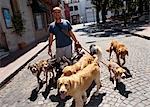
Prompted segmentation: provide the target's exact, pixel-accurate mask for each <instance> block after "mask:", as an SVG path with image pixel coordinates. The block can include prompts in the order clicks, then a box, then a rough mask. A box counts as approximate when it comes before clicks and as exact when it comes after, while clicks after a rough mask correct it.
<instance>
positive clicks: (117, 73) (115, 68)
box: [108, 59, 126, 89]
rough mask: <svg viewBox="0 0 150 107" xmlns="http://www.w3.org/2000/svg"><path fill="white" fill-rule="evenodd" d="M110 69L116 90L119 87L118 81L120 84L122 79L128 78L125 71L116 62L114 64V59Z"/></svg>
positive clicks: (110, 62) (110, 63) (109, 65)
mask: <svg viewBox="0 0 150 107" xmlns="http://www.w3.org/2000/svg"><path fill="white" fill-rule="evenodd" d="M108 69H109V73H110V80H113V82H114V89H116V86H117V80H118V82H121V78H124V77H126V75H125V73H126V71H125V69H123V68H122V67H120V66H119V65H118V64H117V63H116V62H114V61H113V60H112V59H111V60H110V61H109V64H108Z"/></svg>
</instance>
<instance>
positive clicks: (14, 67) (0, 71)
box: [0, 41, 48, 88]
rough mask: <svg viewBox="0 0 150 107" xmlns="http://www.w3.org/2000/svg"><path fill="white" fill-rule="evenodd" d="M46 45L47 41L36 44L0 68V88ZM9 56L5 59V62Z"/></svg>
mask: <svg viewBox="0 0 150 107" xmlns="http://www.w3.org/2000/svg"><path fill="white" fill-rule="evenodd" d="M47 45H48V41H46V42H45V41H44V42H41V43H39V44H37V45H36V46H35V47H34V48H32V49H31V50H29V51H28V52H27V53H25V54H24V55H22V56H20V57H19V58H17V59H16V60H14V61H13V62H11V63H9V64H8V65H6V66H2V67H1V68H0V88H1V87H2V86H3V85H4V84H5V83H6V82H8V80H9V79H11V78H12V77H13V76H14V75H15V74H16V73H17V72H19V70H20V69H21V68H23V67H24V66H25V65H26V64H27V63H28V62H29V61H31V60H32V59H33V58H34V57H36V55H37V54H38V53H40V52H41V51H42V50H44V49H45V48H46V47H47ZM8 60H9V58H7V59H6V62H7V61H8Z"/></svg>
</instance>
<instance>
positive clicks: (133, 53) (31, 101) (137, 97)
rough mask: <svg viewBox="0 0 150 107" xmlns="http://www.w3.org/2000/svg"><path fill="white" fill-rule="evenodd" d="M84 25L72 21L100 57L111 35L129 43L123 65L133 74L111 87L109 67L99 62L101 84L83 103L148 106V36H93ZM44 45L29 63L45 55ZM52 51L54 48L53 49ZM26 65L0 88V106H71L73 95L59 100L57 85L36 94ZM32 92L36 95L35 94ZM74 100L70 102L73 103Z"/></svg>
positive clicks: (110, 106)
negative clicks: (96, 47) (100, 49)
mask: <svg viewBox="0 0 150 107" xmlns="http://www.w3.org/2000/svg"><path fill="white" fill-rule="evenodd" d="M82 27H83V25H75V26H74V31H78V32H75V34H76V35H77V38H78V40H79V41H80V43H81V44H82V46H83V47H84V48H86V49H87V50H88V48H89V45H91V44H96V45H98V46H100V47H101V48H102V50H103V58H105V60H107V59H108V56H109V54H108V53H107V52H106V51H105V50H106V49H107V47H108V45H109V43H110V41H111V40H112V39H117V40H119V41H121V42H122V43H124V44H125V45H126V46H127V47H128V51H129V56H127V57H126V58H127V59H126V64H125V65H124V66H125V67H126V68H127V70H128V71H129V72H130V73H131V74H132V77H130V78H125V79H123V81H122V84H121V85H120V89H118V90H114V89H113V84H112V82H111V81H110V80H109V72H108V69H107V68H106V67H105V66H104V65H103V64H102V63H100V65H101V78H100V79H101V81H102V88H101V89H100V90H99V95H98V96H93V92H94V91H95V90H96V88H93V89H92V90H91V92H90V95H89V97H88V100H87V102H86V105H85V107H150V42H149V40H146V39H143V38H139V37H135V36H132V35H125V34H116V35H114V36H109V37H97V36H93V35H94V33H90V35H89V34H88V33H85V32H83V31H82V30H80V31H79V29H82ZM47 50H48V49H47V48H46V49H45V50H44V51H42V52H41V53H40V54H38V56H37V57H36V58H34V59H33V60H32V61H31V62H30V63H34V62H36V61H38V60H41V59H48V58H49V55H48V54H47ZM53 51H55V50H54V49H53ZM27 67H28V65H26V66H25V67H24V68H23V69H22V70H21V71H19V73H18V74H17V75H16V76H15V77H14V78H12V79H11V80H10V82H9V83H8V84H7V85H6V86H4V87H3V88H2V89H1V90H0V105H1V107H63V106H65V107H73V106H74V104H73V99H72V98H71V99H68V100H67V101H66V102H62V101H61V100H60V99H59V97H58V96H57V89H53V88H52V89H49V91H48V93H47V94H45V93H46V92H47V90H46V89H45V88H46V87H45V85H44V86H43V88H42V89H41V90H40V92H39V93H38V94H35V93H34V89H35V88H36V86H37V83H36V82H37V81H36V77H35V76H34V75H32V73H31V72H30V71H29V70H28V69H27ZM34 94H35V95H34ZM72 104H73V105H72Z"/></svg>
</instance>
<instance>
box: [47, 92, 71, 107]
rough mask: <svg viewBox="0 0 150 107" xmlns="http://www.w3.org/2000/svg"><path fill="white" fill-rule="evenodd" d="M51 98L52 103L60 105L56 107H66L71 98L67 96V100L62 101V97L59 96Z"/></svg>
mask: <svg viewBox="0 0 150 107" xmlns="http://www.w3.org/2000/svg"><path fill="white" fill-rule="evenodd" d="M49 98H50V99H51V101H52V102H58V105H57V106H56V107H64V106H65V103H66V101H67V100H69V99H70V98H71V97H70V96H67V97H66V98H65V99H63V100H62V99H61V98H60V95H59V94H57V95H51V96H49Z"/></svg>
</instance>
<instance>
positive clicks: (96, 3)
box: [91, 0, 102, 23]
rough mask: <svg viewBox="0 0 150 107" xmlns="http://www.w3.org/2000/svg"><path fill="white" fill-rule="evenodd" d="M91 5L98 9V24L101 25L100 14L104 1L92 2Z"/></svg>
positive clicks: (95, 0) (94, 0) (96, 0)
mask: <svg viewBox="0 0 150 107" xmlns="http://www.w3.org/2000/svg"><path fill="white" fill-rule="evenodd" d="M91 3H92V4H93V5H94V7H95V8H96V22H97V23H100V18H99V12H100V10H101V4H102V0H92V1H91Z"/></svg>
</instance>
